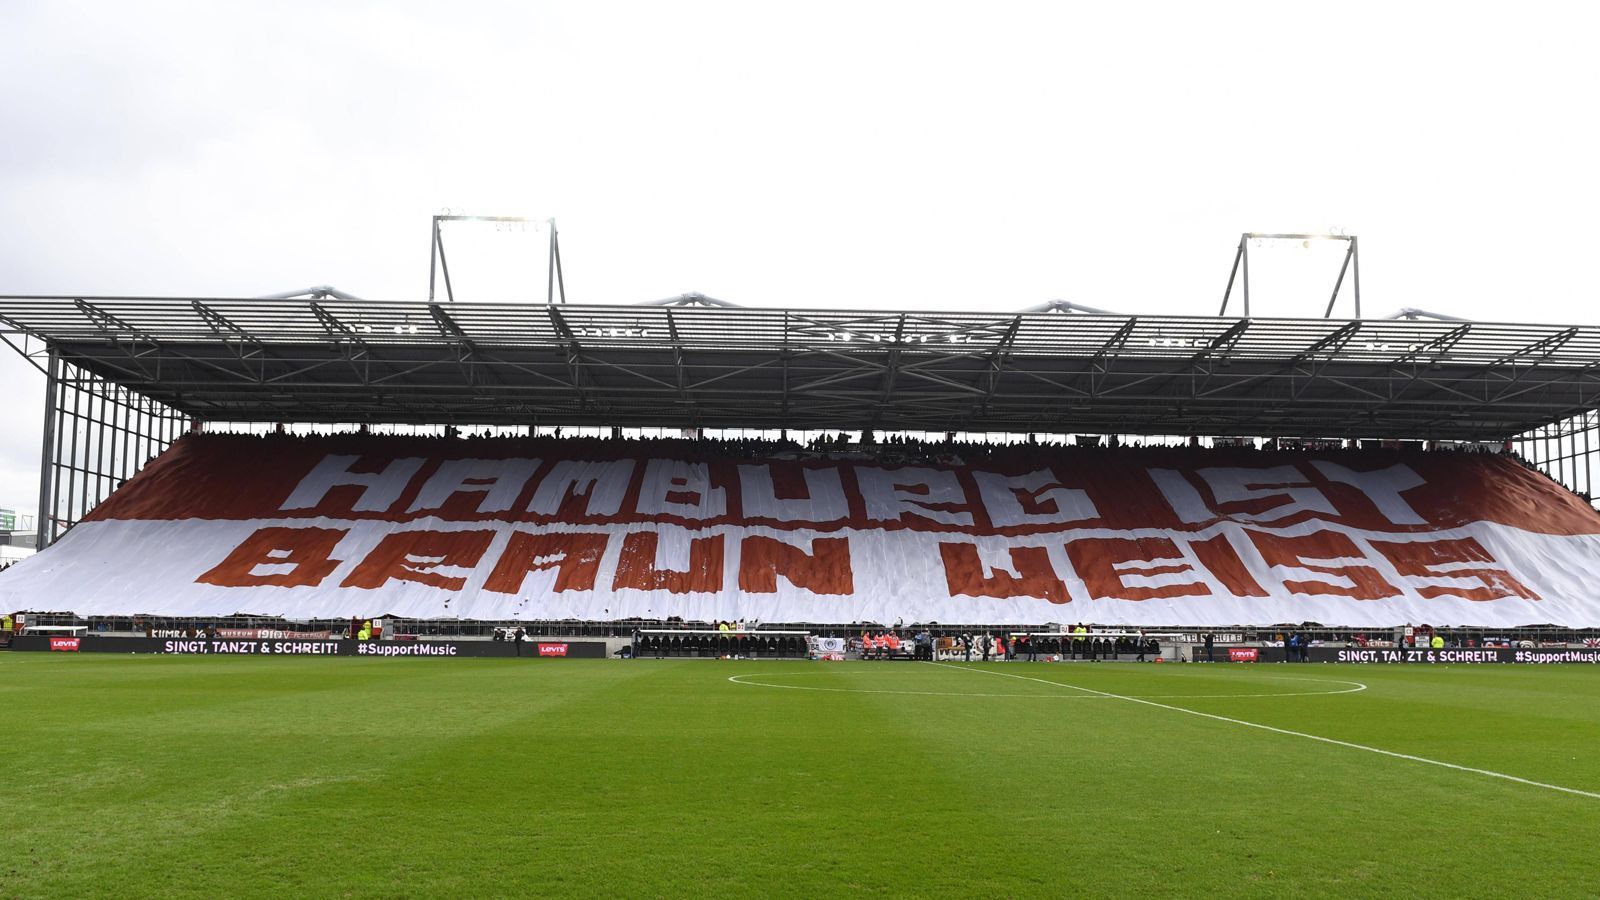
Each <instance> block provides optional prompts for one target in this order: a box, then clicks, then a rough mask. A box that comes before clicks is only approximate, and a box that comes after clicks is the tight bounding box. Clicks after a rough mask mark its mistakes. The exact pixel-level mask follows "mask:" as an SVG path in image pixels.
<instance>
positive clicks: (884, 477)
mask: <svg viewBox="0 0 1600 900" xmlns="http://www.w3.org/2000/svg"><path fill="white" fill-rule="evenodd" d="M0 337H4V338H5V339H6V340H7V341H8V343H11V344H12V345H13V346H14V347H16V348H17V349H18V350H19V351H21V352H22V353H23V354H24V356H26V357H27V358H28V359H30V360H31V361H33V362H34V363H35V364H36V365H38V366H39V367H40V369H41V370H42V371H44V372H45V374H46V375H47V378H48V387H47V391H48V393H47V417H46V419H47V421H46V433H45V438H44V453H43V460H42V464H41V496H42V503H41V514H40V534H39V539H40V540H39V543H40V544H41V545H42V546H46V547H47V548H48V549H47V550H46V551H45V552H43V553H41V554H39V556H38V557H36V558H34V559H32V560H29V561H28V562H27V563H25V564H22V565H18V566H16V567H14V569H13V570H12V571H9V572H7V573H6V574H5V575H4V576H0V606H8V607H11V608H21V609H39V608H56V609H61V608H64V607H66V606H68V605H70V606H71V607H72V609H73V610H74V611H77V612H80V613H84V614H131V613H154V614H172V615H212V616H222V615H227V614H230V613H235V612H250V613H261V614H266V615H283V616H296V617H338V616H346V615H373V614H379V613H394V614H398V615H402V616H408V617H417V618H431V617H449V618H485V619H507V618H527V619H539V620H549V619H557V618H568V619H587V620H609V619H622V618H647V619H668V618H682V619H689V620H712V619H719V618H740V617H748V618H760V619H762V620H765V621H795V622H799V621H808V622H867V621H871V622H884V623H890V622H894V621H897V620H903V621H906V622H912V621H922V622H929V621H936V622H944V623H955V622H963V621H967V622H1018V623H1022V622H1053V621H1075V620H1088V621H1096V622H1102V623H1126V624H1130V625H1146V624H1148V625H1155V624H1190V625H1228V624H1249V623H1270V622H1301V621H1318V622H1326V623H1330V624H1350V625H1371V626H1382V625H1392V624H1396V623H1398V622H1403V621H1432V622H1437V623H1440V624H1458V625H1493V626H1511V625H1517V624H1530V623H1554V624H1559V625H1565V626H1569V627H1594V626H1597V625H1600V603H1596V602H1595V601H1593V600H1591V599H1590V597H1589V595H1588V593H1587V592H1586V591H1585V589H1584V587H1583V584H1582V581H1583V578H1582V576H1583V573H1585V572H1587V571H1589V570H1591V569H1592V568H1593V565H1594V563H1595V562H1596V561H1600V543H1597V542H1600V517H1597V516H1596V514H1595V513H1594V511H1593V509H1592V508H1591V507H1590V506H1589V505H1588V504H1587V503H1586V502H1584V499H1582V498H1580V497H1579V496H1576V495H1575V494H1574V493H1573V491H1576V492H1582V493H1584V494H1586V493H1587V491H1588V489H1589V460H1590V457H1591V455H1592V453H1591V451H1590V445H1589V441H1590V434H1591V433H1592V432H1593V430H1594V426H1595V422H1596V418H1595V410H1596V407H1597V406H1600V399H1597V397H1596V387H1597V384H1600V329H1593V328H1582V327H1563V326H1540V325H1510V324H1485V323H1476V322H1459V321H1428V320H1332V319H1254V318H1227V317H1177V316H1159V317H1146V316H1123V315H1112V314H1084V313H1081V312H1072V311H1067V310H1065V309H1062V308H1057V309H1048V308H1047V309H1043V310H1038V311H1032V312H1023V313H1006V314H994V313H967V314H956V313H910V312H906V313H884V312H851V311H814V310H758V309H743V308H730V307H728V306H725V305H719V304H715V303H712V302H709V301H705V300H704V299H703V298H694V297H689V298H684V300H683V301H682V302H680V303H673V304H666V305H649V306H608V307H583V306H567V305H559V306H558V305H544V304H540V305H508V304H468V303H380V302H370V301H359V300H353V299H338V298H328V297H323V298H313V299H292V298H291V299H275V300H227V299H210V298H202V299H195V298H75V297H53V298H22V297H9V298H0ZM240 423H252V424H257V425H266V426H269V427H270V426H272V425H288V424H293V423H319V424H326V425H329V426H347V427H348V429H350V430H358V431H366V430H368V429H370V428H375V427H378V426H385V425H392V424H399V425H410V426H420V425H438V426H449V427H451V428H453V429H460V428H471V427H473V426H495V427H497V428H500V429H506V428H510V429H514V430H523V431H524V436H523V437H521V438H518V437H508V438H501V439H495V440H490V439H484V438H479V439H477V440H460V439H458V440H453V441H445V440H435V441H421V442H420V443H418V439H415V438H412V439H409V440H410V441H411V442H412V443H409V444H408V443H407V442H406V441H407V440H408V439H403V438H383V437H380V436H377V435H374V434H353V435H349V436H343V437H325V438H320V439H295V438H291V437H288V436H277V437H273V436H267V437H255V438H245V437H227V436H223V435H214V434H206V433H205V432H207V431H211V430H226V429H227V428H230V427H234V426H237V425H238V424H240ZM574 426H576V427H583V428H602V429H615V430H617V432H618V434H619V435H620V434H621V432H622V431H623V430H629V431H630V433H632V432H631V430H632V429H638V428H667V429H673V430H675V431H677V432H679V433H682V434H686V435H695V434H699V433H701V432H702V431H703V430H708V429H710V430H716V429H723V430H726V429H752V430H757V431H761V432H764V433H766V434H767V437H768V438H772V437H773V436H774V433H785V432H816V431H827V432H853V433H861V434H862V436H863V438H864V440H863V441H856V442H854V443H852V444H851V445H850V446H847V447H843V446H833V447H829V448H826V449H817V448H815V447H812V448H805V447H801V446H799V445H796V444H791V443H787V442H785V441H782V440H768V441H767V442H766V443H762V444H760V445H759V446H758V445H756V444H753V443H747V444H743V445H739V444H729V443H726V442H724V443H715V442H713V443H708V442H696V441H693V440H680V441H657V442H654V443H638V442H632V441H626V440H616V441H610V442H607V441H588V442H572V441H567V442H562V441H559V440H556V439H555V438H553V437H550V436H547V435H548V433H549V432H550V430H551V429H554V428H559V427H567V428H572V427H574ZM906 432H914V433H917V434H919V435H922V437H921V438H920V439H919V441H918V442H917V443H916V445H915V449H914V450H913V449H910V446H909V445H905V444H898V445H897V444H896V443H895V441H893V440H889V441H887V442H886V441H882V440H877V439H872V436H881V435H884V434H890V435H898V434H902V433H906ZM975 433H976V434H982V433H1008V434H1013V435H1017V434H1024V435H1029V436H1030V439H1031V440H1032V441H1033V443H1024V444H1023V445H1022V446H1020V447H1012V448H1003V449H1002V448H996V449H993V450H990V449H987V448H982V447H979V446H976V445H966V444H962V443H960V442H957V441H953V440H948V439H946V440H941V437H940V436H952V437H953V436H954V435H956V434H975ZM1130 435H1153V436H1156V435H1158V436H1165V437H1167V438H1168V442H1169V443H1170V439H1171V438H1173V437H1177V438H1180V439H1188V441H1189V442H1191V443H1192V444H1194V446H1190V447H1169V448H1166V449H1134V448H1130V447H1127V446H1126V444H1127V443H1128V440H1127V436H1130ZM1241 435H1243V436H1248V438H1249V439H1250V440H1243V439H1239V438H1238V436H1241ZM1084 436H1095V437H1094V438H1091V439H1088V440H1085V439H1084ZM1102 436H1103V437H1104V440H1103V441H1102V440H1101V437H1102ZM1117 436H1121V439H1120V441H1119V438H1118V437H1117ZM1201 438H1213V439H1228V438H1231V440H1219V441H1217V442H1216V443H1218V444H1226V445H1230V446H1227V447H1217V448H1211V449H1208V448H1202V447H1200V446H1199V443H1200V439H1201ZM1256 438H1267V439H1273V444H1274V446H1275V447H1276V449H1274V450H1272V451H1270V452H1268V451H1261V450H1255V449H1245V447H1244V445H1246V444H1248V446H1249V447H1250V448H1254V447H1255V441H1254V439H1256ZM1180 442H1181V441H1180ZM1065 443H1072V444H1078V443H1084V444H1091V443H1098V444H1103V446H1101V447H1099V448H1089V447H1085V448H1082V449H1079V448H1076V447H1073V448H1067V447H1063V446H1060V445H1062V444H1065ZM1118 443H1121V444H1123V445H1124V446H1121V447H1117V446H1115V445H1117V444H1118ZM863 444H865V445H866V446H863ZM1424 446H1426V447H1430V448H1433V451H1432V452H1427V451H1425V450H1424V449H1423V448H1424ZM1360 447H1364V448H1366V449H1352V448H1360ZM1335 448H1339V449H1335ZM1506 448H1510V449H1515V450H1518V451H1520V455H1521V458H1522V459H1523V460H1526V461H1528V462H1530V463H1531V464H1533V465H1534V466H1535V467H1537V468H1538V469H1540V470H1542V471H1543V472H1545V473H1546V474H1549V475H1550V476H1552V478H1554V479H1559V480H1560V481H1561V482H1562V483H1564V484H1565V486H1566V488H1565V489H1564V488H1562V487H1561V486H1560V485H1558V484H1557V483H1556V482H1555V481H1553V480H1552V479H1551V478H1545V477H1543V476H1542V475H1539V474H1535V473H1534V472H1530V471H1528V469H1526V468H1524V467H1523V466H1521V465H1518V461H1517V460H1516V459H1513V458H1511V457H1509V456H1503V455H1495V454H1493V453H1486V452H1484V451H1487V450H1501V449H1506ZM1441 451H1443V452H1441ZM152 460H154V462H153V463H152V462H151V461H152ZM1568 489H1570V490H1568ZM313 495H314V496H313ZM108 497H109V498H110V499H109V501H108V502H102V501H106V500H107V498H108ZM69 532H70V533H69ZM58 540H59V542H60V543H59V546H49V545H51V544H54V543H56V542H57V541H58ZM313 576H315V577H313ZM61 598H70V600H62V599H61Z"/></svg>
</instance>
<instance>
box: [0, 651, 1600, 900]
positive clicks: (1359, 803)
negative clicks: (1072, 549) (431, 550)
mask: <svg viewBox="0 0 1600 900" xmlns="http://www.w3.org/2000/svg"><path fill="white" fill-rule="evenodd" d="M1016 676H1023V677H1016ZM1066 684H1071V685H1076V686H1078V688H1082V689H1086V690H1080V689H1074V688H1072V687H1066V686H1063V685H1066ZM1359 685H1365V689H1358V686H1359ZM1091 692H1101V693H1091ZM1105 694H1112V695H1116V696H1105ZM1130 697H1132V698H1143V699H1146V700H1147V701H1148V702H1146V703H1139V702H1134V701H1133V700H1130V699H1127V698H1130ZM1156 704H1159V705H1156ZM1180 710H1192V711H1197V712H1203V713H1208V714H1211V715H1212V716H1217V717H1220V718H1208V717H1203V716H1198V715H1193V714H1191V713H1188V712H1183V711H1180ZM0 716H3V719H0V770H3V772H4V778H5V787H4V789H3V792H0V854H3V857H0V897H11V896H19V897H30V896H96V895H99V896H118V897H126V896H155V895H159V896H169V897H171V896H176V897H219V896H241V895H267V894H272V895H283V894H293V895H299V896H383V897H397V896H419V897H420V896H439V895H450V896H484V895H517V894H523V895H525V894H537V895H561V894H580V895H607V896H667V897H681V896H703V895H727V896H732V895H744V896H750V895H794V896H801V895H819V894H820V895H836V894H857V893H864V894H888V895H900V894H915V895H930V894H933V895H949V896H1002V897H1016V896H1028V895H1062V894H1115V895H1123V894H1127V895H1143V896H1150V895H1161V896H1192V895H1200V894H1215V893H1218V892H1226V893H1229V894H1242V895H1246V896H1252V895H1263V896H1291V895H1299V894H1306V893H1311V894H1314V895H1327V894H1337V895H1367V896H1430V895H1431V896H1508V897H1513V896H1514V897H1522V896H1560V897H1572V896H1593V895H1595V894H1596V892H1597V891H1600V667H1581V666H1572V667H1551V668H1536V667H1526V668H1524V667H1511V666H1483V667H1471V666H1448V667H1424V666H1417V667H1410V668H1408V667H1401V666H1394V667H1382V666H1371V667H1356V666H1332V665H1307V666H1285V665H1260V666H1250V665H1216V666H1204V665H1148V664H1147V665H1136V664H1121V665H1119V664H1078V665H1045V664H1038V665H1029V664H1023V663H1009V664H988V665H983V664H972V665H956V666H936V665H930V664H925V663H799V662H722V661H698V660H676V661H674V660H667V661H657V660H639V661H635V662H619V661H610V660H607V661H598V660H597V661H579V660H489V659H454V660H438V659H418V660H406V659H348V658H330V659H281V658H278V659H228V658H216V657H208V658H182V657H126V656H101V655H89V654H85V655H83V656H81V657H79V656H69V655H65V654H61V655H55V654H51V655H46V654H22V653H10V654H0ZM1228 720H1235V721H1228ZM1241 723H1253V724H1255V725H1264V726H1270V727H1271V728H1275V729H1282V730H1283V731H1273V730H1268V729H1264V728H1257V727H1250V726H1249V725H1245V724H1241ZM1284 732H1299V733H1300V734H1288V733H1284ZM1303 735H1315V736H1320V737H1325V738H1331V739H1334V740H1338V741H1344V742H1348V744H1351V745H1358V746H1348V745H1341V744H1331V743H1326V742H1321V741H1316V740H1312V739H1310V738H1308V737H1305V736H1303ZM1363 748H1371V749H1363ZM1373 750H1384V751H1389V752H1391V753H1399V754H1407V755H1410V756H1414V757H1419V758H1421V759H1404V758H1399V757H1396V756H1390V755H1385V754H1381V753H1377V752H1373ZM1422 760H1433V761H1437V762H1442V763H1450V764H1453V765H1456V766H1463V767H1468V768H1471V769H1479V770H1483V771H1482V772H1472V771H1465V770H1462V769H1454V768H1447V767H1444V766H1440V765H1434V764H1431V763H1429V762H1425V761H1422ZM1486 773H1500V774H1502V775H1508V776H1513V777H1516V778H1522V779H1527V780H1528V781H1533V782H1540V783H1542V785H1544V786H1541V785H1536V784H1527V783H1523V782H1518V781H1513V780H1508V779H1506V778H1500V777H1495V776H1494V775H1492V774H1486ZM1552 786H1553V787H1552ZM1556 787H1564V788H1569V789H1573V790H1576V791H1579V792H1587V793H1569V792H1564V791H1561V790H1556V789H1554V788H1556Z"/></svg>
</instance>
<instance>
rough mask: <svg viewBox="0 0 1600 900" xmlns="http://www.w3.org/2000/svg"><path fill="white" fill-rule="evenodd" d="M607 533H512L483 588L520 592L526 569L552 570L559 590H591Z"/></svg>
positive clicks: (529, 570)
mask: <svg viewBox="0 0 1600 900" xmlns="http://www.w3.org/2000/svg"><path fill="white" fill-rule="evenodd" d="M609 540H610V536H609V535H607V534H606V533H604V532H600V531H579V532H572V533H561V532H554V533H550V534H533V533H531V532H527V531H517V532H513V533H512V535H511V540H510V542H509V543H508V544H507V545H506V552H505V553H503V554H501V556H500V560H499V561H498V562H496V563H495V567H494V571H493V572H490V573H489V580H488V581H486V582H484V585H483V589H484V590H486V591H494V592H495V593H497V594H520V593H521V592H522V583H523V581H525V580H526V579H527V577H528V573H530V572H539V571H544V570H547V569H555V570H556V578H555V585H554V587H553V588H552V589H553V590H554V591H556V592H557V593H560V592H561V591H592V590H594V583H595V579H596V578H597V577H598V576H599V574H600V558H601V557H602V556H604V555H605V552H606V543H607V542H608V541H609Z"/></svg>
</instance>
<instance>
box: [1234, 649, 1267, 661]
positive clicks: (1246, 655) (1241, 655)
mask: <svg viewBox="0 0 1600 900" xmlns="http://www.w3.org/2000/svg"><path fill="white" fill-rule="evenodd" d="M1260 658H1261V651H1260V650H1258V649H1256V648H1255V647H1229V648H1228V662H1255V661H1256V660H1258V659H1260Z"/></svg>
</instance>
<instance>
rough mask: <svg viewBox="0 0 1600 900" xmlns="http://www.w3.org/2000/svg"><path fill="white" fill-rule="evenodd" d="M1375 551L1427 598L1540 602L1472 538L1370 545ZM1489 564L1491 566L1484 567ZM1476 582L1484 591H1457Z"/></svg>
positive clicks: (1387, 542)
mask: <svg viewBox="0 0 1600 900" xmlns="http://www.w3.org/2000/svg"><path fill="white" fill-rule="evenodd" d="M1369 543H1371V544H1372V548H1373V549H1374V550H1377V551H1378V552H1379V553H1382V554H1383V555H1384V558H1385V559H1387V560H1389V562H1391V563H1393V564H1394V567H1395V570H1396V571H1398V572H1399V573H1400V575H1401V577H1403V578H1405V579H1407V581H1408V582H1409V584H1410V585H1411V587H1412V588H1414V589H1415V590H1416V592H1417V593H1419V594H1421V595H1422V596H1424V597H1428V598H1430V599H1431V598H1434V597H1464V598H1466V599H1468V600H1500V599H1503V598H1506V597H1522V598H1523V599H1525V600H1538V599H1539V595H1538V594H1535V593H1534V592H1533V591H1531V590H1529V589H1528V588H1527V587H1525V586H1524V585H1523V584H1522V582H1520V581H1518V580H1517V579H1516V578H1514V577H1512V575H1511V573H1510V572H1507V571H1506V570H1505V569H1503V568H1497V567H1495V559H1494V557H1493V556H1490V555H1489V551H1488V550H1486V549H1484V547H1483V545H1482V544H1480V543H1478V542H1477V541H1476V540H1473V539H1472V538H1470V537H1465V538H1441V539H1438V540H1432V541H1369ZM1483 563H1487V564H1488V565H1481V564H1483ZM1461 578H1472V579H1477V580H1478V581H1479V582H1480V583H1481V584H1482V585H1483V586H1482V587H1457V586H1455V585H1453V584H1450V583H1449V582H1450V581H1452V580H1454V579H1461Z"/></svg>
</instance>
